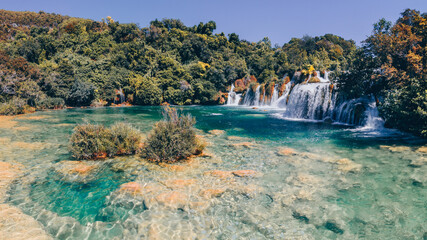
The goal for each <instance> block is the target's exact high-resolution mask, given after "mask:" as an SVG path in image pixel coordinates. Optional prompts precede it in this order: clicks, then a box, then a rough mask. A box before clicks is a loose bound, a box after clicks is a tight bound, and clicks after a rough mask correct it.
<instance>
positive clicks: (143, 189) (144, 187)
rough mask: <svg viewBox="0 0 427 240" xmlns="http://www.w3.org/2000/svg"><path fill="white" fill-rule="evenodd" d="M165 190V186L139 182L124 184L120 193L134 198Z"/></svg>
mask: <svg viewBox="0 0 427 240" xmlns="http://www.w3.org/2000/svg"><path fill="white" fill-rule="evenodd" d="M163 190H165V188H164V186H162V185H160V184H157V183H152V182H150V183H145V184H140V183H137V182H128V183H123V184H122V185H121V186H120V188H119V193H124V194H130V195H133V196H136V195H140V196H143V195H145V194H148V193H153V192H159V191H163Z"/></svg>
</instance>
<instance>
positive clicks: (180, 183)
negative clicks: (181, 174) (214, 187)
mask: <svg viewBox="0 0 427 240" xmlns="http://www.w3.org/2000/svg"><path fill="white" fill-rule="evenodd" d="M196 183H197V181H196V179H170V180H166V181H164V182H163V184H164V185H165V186H166V187H168V188H172V189H175V188H185V187H188V186H192V185H194V184H196Z"/></svg>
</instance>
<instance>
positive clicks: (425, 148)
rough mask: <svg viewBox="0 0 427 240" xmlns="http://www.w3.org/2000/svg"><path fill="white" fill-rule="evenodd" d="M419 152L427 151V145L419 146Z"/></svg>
mask: <svg viewBox="0 0 427 240" xmlns="http://www.w3.org/2000/svg"><path fill="white" fill-rule="evenodd" d="M417 152H419V153H427V146H424V147H420V148H418V149H417Z"/></svg>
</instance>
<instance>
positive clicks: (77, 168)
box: [58, 161, 97, 176]
mask: <svg viewBox="0 0 427 240" xmlns="http://www.w3.org/2000/svg"><path fill="white" fill-rule="evenodd" d="M58 164H59V165H60V168H59V169H58V171H59V172H61V173H62V174H64V175H80V176H87V175H89V174H90V173H92V172H93V171H94V170H95V169H96V167H97V166H96V165H93V164H89V163H87V162H83V161H61V162H59V163H58Z"/></svg>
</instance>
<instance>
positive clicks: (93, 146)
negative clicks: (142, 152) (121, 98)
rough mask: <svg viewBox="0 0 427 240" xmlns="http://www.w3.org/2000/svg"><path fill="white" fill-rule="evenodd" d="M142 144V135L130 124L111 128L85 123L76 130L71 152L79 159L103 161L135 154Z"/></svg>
mask: <svg viewBox="0 0 427 240" xmlns="http://www.w3.org/2000/svg"><path fill="white" fill-rule="evenodd" d="M141 143H142V135H141V133H140V132H139V130H138V129H136V128H134V127H133V126H131V125H130V124H128V123H116V124H114V125H113V126H111V127H110V128H106V127H104V126H103V125H98V124H90V123H85V124H81V125H78V126H77V127H75V128H74V132H73V134H72V136H71V139H70V150H71V152H72V153H73V156H74V157H75V158H78V159H103V158H106V157H113V156H116V155H130V154H135V153H136V152H137V151H138V150H139V148H140V146H141Z"/></svg>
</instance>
